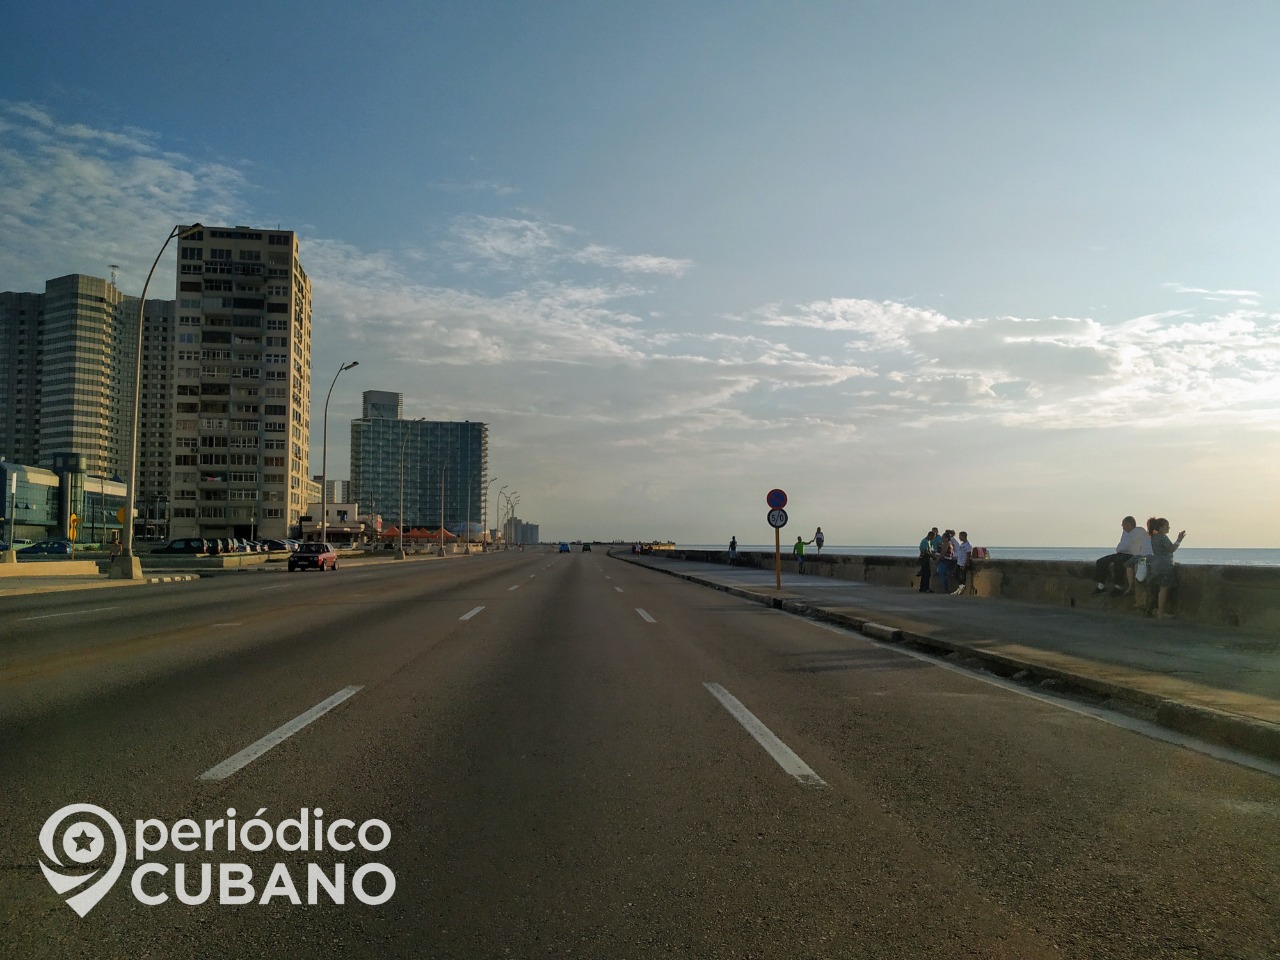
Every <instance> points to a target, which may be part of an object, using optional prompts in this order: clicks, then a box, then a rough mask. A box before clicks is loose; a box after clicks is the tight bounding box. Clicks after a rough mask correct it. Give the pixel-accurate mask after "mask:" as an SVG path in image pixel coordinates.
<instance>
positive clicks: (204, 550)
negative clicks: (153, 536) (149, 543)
mask: <svg viewBox="0 0 1280 960" xmlns="http://www.w3.org/2000/svg"><path fill="white" fill-rule="evenodd" d="M151 552H152V553H169V554H183V555H185V556H194V557H203V556H206V555H207V554H208V553H209V544H208V542H207V541H205V540H204V539H203V538H201V537H182V538H179V539H177V540H170V541H169V542H168V543H165V544H162V545H161V546H158V547H154V548H153V549H152V551H151Z"/></svg>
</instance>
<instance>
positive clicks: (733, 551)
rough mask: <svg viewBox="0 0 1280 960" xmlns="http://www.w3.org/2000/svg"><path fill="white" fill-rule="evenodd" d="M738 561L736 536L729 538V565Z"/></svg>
mask: <svg viewBox="0 0 1280 960" xmlns="http://www.w3.org/2000/svg"><path fill="white" fill-rule="evenodd" d="M737 562H738V538H737V537H736V536H735V537H730V538H729V566H731V567H732V566H733V565H734V564H735V563H737Z"/></svg>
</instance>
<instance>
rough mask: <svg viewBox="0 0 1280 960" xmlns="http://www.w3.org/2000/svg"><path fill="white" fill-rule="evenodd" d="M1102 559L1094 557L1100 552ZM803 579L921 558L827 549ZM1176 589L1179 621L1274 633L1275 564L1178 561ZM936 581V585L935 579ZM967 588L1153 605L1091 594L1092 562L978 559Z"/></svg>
mask: <svg viewBox="0 0 1280 960" xmlns="http://www.w3.org/2000/svg"><path fill="white" fill-rule="evenodd" d="M671 555H672V556H673V557H675V558H677V559H686V560H697V561H701V562H704V563H728V562H729V555H728V552H727V551H724V550H684V549H680V548H677V549H676V550H674V551H672V554H671ZM1099 556H1101V554H1099ZM737 565H738V566H750V567H759V568H761V569H766V570H772V569H773V553H772V552H765V553H751V552H747V553H744V552H742V551H739V553H738V559H737ZM782 566H783V570H784V571H786V572H787V573H788V574H791V575H794V574H795V572H796V564H795V561H794V560H793V559H791V558H790V557H787V556H784V557H783V560H782ZM804 567H805V576H813V577H834V578H836V579H839V580H858V581H863V582H866V583H874V584H877V585H879V586H888V587H902V588H903V589H910V588H919V585H920V583H919V579H918V572H919V569H920V561H919V560H918V559H917V558H915V557H880V556H848V555H843V554H828V555H825V556H816V557H815V556H809V557H806V558H805V563H804ZM1176 571H1177V586H1175V587H1174V588H1173V590H1172V591H1171V593H1170V595H1169V612H1170V613H1172V615H1173V616H1174V617H1176V618H1177V619H1179V620H1185V621H1189V622H1192V623H1204V624H1211V625H1214V626H1227V627H1239V628H1241V629H1244V630H1249V631H1254V632H1259V633H1267V634H1271V635H1277V634H1280V567H1230V566H1208V565H1203V566H1202V565H1200V564H1178V565H1177V567H1176ZM935 585H936V583H935ZM966 590H967V592H969V593H971V594H975V595H977V596H981V597H994V598H1000V599H1005V600H1022V601H1025V602H1028V603H1043V604H1046V605H1050V606H1061V607H1075V606H1078V605H1080V606H1083V605H1085V604H1088V606H1089V609H1092V610H1105V611H1108V612H1112V613H1115V614H1116V615H1117V616H1144V615H1147V614H1148V613H1149V612H1150V610H1151V609H1152V608H1153V607H1154V606H1155V599H1156V598H1155V591H1154V590H1150V591H1149V590H1147V589H1146V587H1145V586H1144V585H1143V584H1138V585H1137V588H1136V591H1135V595H1134V596H1122V597H1113V596H1103V597H1095V596H1094V579H1093V564H1092V563H1087V562H1080V561H1071V562H1068V561H1062V562H1054V561H1044V560H1000V559H988V560H977V561H974V562H973V564H972V567H971V569H970V570H969V571H968V574H967V579H966Z"/></svg>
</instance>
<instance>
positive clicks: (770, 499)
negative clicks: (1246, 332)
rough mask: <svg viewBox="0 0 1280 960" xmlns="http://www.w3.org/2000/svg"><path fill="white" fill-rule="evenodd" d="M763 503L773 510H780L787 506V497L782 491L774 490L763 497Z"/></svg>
mask: <svg viewBox="0 0 1280 960" xmlns="http://www.w3.org/2000/svg"><path fill="white" fill-rule="evenodd" d="M764 502H765V503H767V504H769V506H771V507H773V509H775V510H781V509H782V508H783V507H785V506H786V505H787V495H786V493H785V492H784V491H782V490H778V489H776V488H775V489H773V490H770V491H769V493H768V495H766V496H765V498H764Z"/></svg>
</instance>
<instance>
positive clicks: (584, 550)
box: [582, 540, 591, 553]
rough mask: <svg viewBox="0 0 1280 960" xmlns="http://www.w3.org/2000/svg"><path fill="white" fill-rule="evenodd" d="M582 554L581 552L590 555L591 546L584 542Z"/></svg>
mask: <svg viewBox="0 0 1280 960" xmlns="http://www.w3.org/2000/svg"><path fill="white" fill-rule="evenodd" d="M582 552H583V553H590V552H591V544H589V543H587V542H586V541H585V540H584V541H582Z"/></svg>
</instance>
